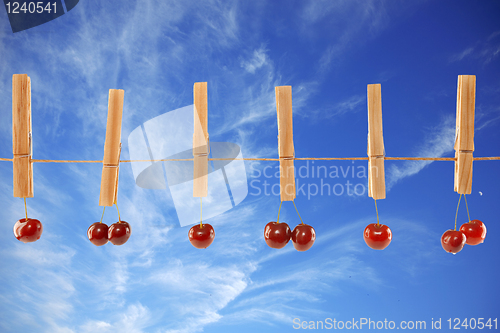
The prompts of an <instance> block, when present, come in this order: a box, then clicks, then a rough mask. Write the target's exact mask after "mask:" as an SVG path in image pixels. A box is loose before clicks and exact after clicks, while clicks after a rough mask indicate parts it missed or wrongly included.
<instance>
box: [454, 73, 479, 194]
mask: <svg viewBox="0 0 500 333" xmlns="http://www.w3.org/2000/svg"><path fill="white" fill-rule="evenodd" d="M475 102H476V76H475V75H459V76H458V84H457V126H456V138H455V157H456V159H457V160H456V161H455V191H456V192H458V193H460V194H470V193H471V191H472V161H473V157H472V153H473V151H474V109H475Z"/></svg>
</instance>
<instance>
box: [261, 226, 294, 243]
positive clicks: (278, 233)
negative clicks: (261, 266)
mask: <svg viewBox="0 0 500 333" xmlns="http://www.w3.org/2000/svg"><path fill="white" fill-rule="evenodd" d="M291 236H292V232H291V231H290V227H289V226H288V224H286V223H278V222H269V223H268V224H267V225H266V227H265V228H264V239H265V240H266V243H267V245H269V247H272V248H273V249H281V248H283V247H285V245H286V244H288V242H289V241H290V237H291Z"/></svg>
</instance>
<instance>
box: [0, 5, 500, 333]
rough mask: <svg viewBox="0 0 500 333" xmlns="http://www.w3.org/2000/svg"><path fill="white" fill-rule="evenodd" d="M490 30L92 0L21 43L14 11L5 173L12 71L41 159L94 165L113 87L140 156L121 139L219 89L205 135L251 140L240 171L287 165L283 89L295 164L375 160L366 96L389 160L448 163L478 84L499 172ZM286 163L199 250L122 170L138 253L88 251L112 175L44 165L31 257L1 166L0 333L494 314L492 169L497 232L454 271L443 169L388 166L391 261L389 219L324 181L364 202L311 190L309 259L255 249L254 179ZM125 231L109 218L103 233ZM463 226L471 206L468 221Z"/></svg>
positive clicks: (2, 26) (415, 12) (496, 35)
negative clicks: (197, 91) (378, 230)
mask: <svg viewBox="0 0 500 333" xmlns="http://www.w3.org/2000/svg"><path fill="white" fill-rule="evenodd" d="M499 14H500V3H498V2H496V1H474V2H473V1H411V2H410V1H355V0H349V1H347V0H346V1H319V0H311V1H306V0H304V1H251V2H250V1H215V0H214V1H204V2H200V1H185V0H183V1H128V0H124V1H95V0H94V1H86V0H81V1H80V2H79V4H78V5H77V6H76V7H75V8H74V9H72V10H71V11H70V12H68V13H67V14H65V15H63V16H61V17H60V18H58V19H55V20H53V21H51V22H48V23H46V24H43V25H40V26H38V27H34V28H32V29H29V30H26V31H22V32H18V33H15V34H13V33H12V31H11V28H10V26H9V22H8V19H7V14H6V13H5V12H3V13H1V14H0V52H1V53H0V54H1V55H2V66H0V110H1V117H2V118H1V119H2V121H1V123H0V157H4V158H10V157H12V116H11V114H12V111H11V110H12V104H11V103H12V97H11V96H12V75H13V74H20V73H26V74H28V75H29V76H30V77H31V82H32V113H33V114H32V118H33V140H34V155H33V158H37V159H63V160H82V159H83V160H99V159H101V158H102V156H103V147H104V138H105V129H106V116H107V98H108V90H109V89H124V90H125V103H124V111H123V125H122V142H123V149H122V159H128V158H129V150H128V142H127V138H128V136H129V134H130V133H131V132H132V131H133V130H134V129H135V128H137V127H138V126H141V125H142V124H144V123H145V122H147V121H148V120H150V119H152V118H154V117H157V116H159V115H162V114H164V113H165V112H168V111H171V110H176V109H179V108H182V107H185V106H188V105H190V104H192V103H193V96H192V91H193V84H194V82H199V81H206V82H208V108H209V111H208V112H209V125H208V126H209V133H210V139H211V140H213V141H217V142H232V143H236V144H238V145H239V146H240V147H241V152H242V155H243V157H248V158H250V157H263V158H276V157H277V156H278V150H277V139H276V136H277V125H276V105H275V95H274V87H275V86H279V85H291V86H292V91H293V112H294V118H293V121H294V144H295V152H296V157H363V156H366V135H367V107H366V85H367V84H371V83H381V84H382V106H383V121H384V125H383V126H384V140H385V149H386V154H387V156H447V157H451V156H454V151H453V142H454V134H455V128H454V127H455V112H456V90H457V89H456V84H457V76H458V75H461V74H472V75H476V77H477V88H476V89H477V92H476V119H475V128H476V131H475V152H474V156H477V157H479V156H500V145H499V140H500V131H499V129H500V75H499V73H500V62H499V59H500V22H499V21H498V17H499ZM172 126H173V125H172ZM168 130H169V129H168V128H166V129H165V132H166V133H168ZM187 135H191V133H187ZM166 144H167V143H166ZM277 165H278V164H277V163H276V162H264V161H263V162H260V163H257V162H245V167H246V176H247V178H248V184H250V182H251V181H255V182H254V183H253V184H257V185H256V187H258V188H260V189H261V190H262V191H261V192H260V194H258V195H257V192H258V191H257V190H256V189H255V188H253V187H251V186H249V188H248V196H247V197H246V198H245V200H243V202H241V203H240V204H239V205H237V206H236V207H235V208H233V209H230V210H228V211H227V212H225V213H224V214H222V215H219V216H216V217H213V218H211V219H209V220H207V221H206V222H207V223H211V224H212V225H213V226H214V228H215V232H216V238H215V241H214V243H213V244H212V245H211V246H210V247H209V248H208V249H206V250H197V249H195V248H194V247H192V246H191V244H190V243H189V241H188V238H187V232H188V229H189V227H180V223H179V219H178V217H177V213H176V208H175V206H174V202H173V199H172V195H171V192H170V191H169V190H168V189H167V190H147V189H142V188H140V187H138V186H136V184H135V179H134V175H133V172H132V168H131V166H130V165H129V164H125V163H124V164H122V165H121V168H120V179H119V182H120V183H119V184H120V185H119V195H118V204H119V207H120V213H121V217H122V219H123V220H125V221H128V222H129V223H130V224H131V226H132V236H131V238H130V240H129V241H128V242H127V243H126V244H125V245H123V246H112V245H111V244H107V245H106V246H103V247H96V246H94V245H92V244H91V243H90V242H89V241H88V239H87V238H86V231H87V228H88V227H89V226H90V225H91V224H92V223H94V222H96V221H99V219H100V217H101V213H102V208H101V207H99V206H98V202H99V187H100V177H101V168H102V165H101V164H62V163H61V164H59V163H36V164H35V166H34V182H35V183H34V193H35V197H34V198H32V199H28V212H29V215H30V217H34V218H38V219H39V220H40V221H42V223H43V225H44V232H43V235H42V237H41V239H40V240H38V241H37V242H35V243H31V244H23V243H21V242H19V241H17V240H16V239H15V237H14V236H13V233H12V228H13V225H14V223H15V222H16V221H17V220H18V219H20V218H22V217H23V216H24V207H23V200H22V199H19V198H13V196H12V163H10V162H0V177H1V179H3V182H2V184H3V185H2V191H0V211H1V221H2V223H0V228H1V231H0V262H1V265H0V331H2V332H96V331H99V332H169V333H174V332H176V333H177V332H179V333H180V332H186V333H187V332H234V331H238V332H242V333H243V332H256V331H259V332H294V331H296V330H295V329H294V328H293V326H294V319H295V318H299V319H298V320H299V321H300V322H302V321H308V322H309V321H314V322H316V321H325V320H326V318H332V319H333V318H335V319H336V320H342V321H348V320H352V319H353V318H354V319H355V320H359V319H360V318H370V319H371V320H372V321H383V320H384V319H387V320H388V321H394V322H395V323H396V325H399V323H400V322H401V321H403V320H404V321H417V320H419V321H420V320H423V321H426V324H427V328H428V329H429V328H430V325H431V321H432V320H436V319H438V318H441V320H442V328H443V330H446V329H447V327H448V326H447V325H448V322H447V319H448V318H460V319H462V320H463V319H465V318H486V319H487V318H497V317H498V316H499V312H498V310H499V308H498V298H499V296H500V286H499V284H498V279H499V278H500V270H499V268H498V264H497V261H498V260H497V258H498V256H499V254H500V244H499V243H498V242H497V241H496V239H497V238H498V234H499V233H500V227H499V225H498V216H499V215H500V209H499V207H500V206H499V205H498V202H499V199H500V192H499V190H498V189H499V188H500V176H499V167H500V162H498V161H490V162H483V161H477V162H474V173H473V186H472V194H471V195H469V196H468V203H469V209H470V213H471V218H472V219H480V220H482V221H483V222H484V223H485V224H486V226H487V228H488V235H487V237H486V240H485V242H484V243H483V244H482V245H479V246H474V247H471V246H466V247H465V248H464V250H462V251H461V252H460V253H458V254H457V255H450V254H448V253H446V252H445V251H444V250H443V249H442V248H441V244H440V237H441V235H442V233H443V232H444V231H446V230H447V229H450V228H453V226H454V217H455V209H456V204H457V201H458V194H456V193H455V192H454V191H453V170H454V166H453V163H452V162H434V163H427V162H425V163H424V162H405V161H387V162H386V164H385V165H386V171H387V179H386V181H387V186H388V192H387V198H386V199H385V200H380V201H379V202H378V208H379V213H380V219H381V222H382V223H384V224H387V225H388V226H389V227H390V228H391V229H392V231H393V240H392V243H391V244H390V246H389V247H388V248H387V249H385V250H384V251H374V250H371V249H370V248H368V247H367V246H366V245H365V243H364V241H363V239H362V232H363V229H364V227H365V226H366V225H367V224H369V223H373V222H375V221H376V216H375V209H374V204H373V200H372V199H371V198H369V197H367V195H366V192H365V193H363V194H362V195H348V194H347V193H346V192H347V191H344V193H342V195H334V194H330V195H328V194H326V193H323V195H320V194H317V195H312V193H311V191H313V190H314V188H315V186H318V185H321V184H322V183H321V182H323V183H328V184H330V185H331V186H334V185H336V184H340V185H338V186H339V187H338V189H340V187H341V186H344V184H346V182H347V181H349V182H350V183H351V184H361V185H359V187H358V188H359V189H361V188H364V187H366V184H367V179H366V178H363V177H358V174H357V173H356V174H355V175H354V176H352V173H351V174H350V175H346V176H345V177H344V176H343V175H342V174H341V175H340V176H339V178H333V177H323V178H318V177H314V178H313V177H312V175H311V176H310V177H299V179H298V180H297V182H298V184H300V185H303V186H304V187H302V189H304V192H300V193H299V194H298V196H297V198H296V200H295V202H296V204H297V207H298V209H299V212H300V213H301V216H302V218H303V219H304V222H305V223H308V224H310V225H312V226H313V227H314V228H315V230H316V234H317V239H316V243H315V244H314V246H313V247H312V248H311V249H310V250H309V251H307V252H304V253H299V252H297V251H295V250H294V248H293V246H292V245H291V244H288V245H287V247H285V248H284V249H282V250H274V249H271V248H269V247H267V245H266V244H265V242H264V239H263V230H264V226H265V225H266V224H267V223H268V222H269V221H274V220H275V219H276V216H277V211H278V206H279V196H277V195H272V194H269V195H266V194H265V193H264V191H263V190H264V187H263V186H264V185H263V184H264V181H267V182H268V183H269V184H270V185H272V184H276V183H278V181H279V180H278V179H277V178H276V177H274V176H273V177H271V178H269V179H268V178H265V176H264V175H263V174H262V172H263V170H264V168H265V167H270V168H276V167H277ZM295 165H296V167H297V168H299V167H301V166H306V167H307V168H308V169H309V170H312V169H313V166H314V167H317V166H326V167H328V168H338V169H339V170H340V168H341V167H342V168H343V170H346V169H347V168H348V167H350V168H352V167H355V168H356V170H362V169H363V168H366V167H367V163H366V161H361V162H355V163H353V162H350V161H346V162H338V161H331V162H314V164H313V163H312V162H309V164H307V162H303V161H302V162H298V161H297V162H295ZM273 170H276V169H273ZM330 170H331V169H330ZM351 170H352V169H351ZM259 175H260V177H259ZM308 189H311V191H308ZM480 192H481V193H480ZM308 193H309V194H310V195H309V196H308V195H307V194H308ZM281 214H282V215H281V216H280V220H281V221H283V222H287V223H288V224H289V225H290V226H291V227H292V228H293V227H294V226H295V225H296V224H298V223H299V222H300V221H299V219H298V217H297V215H296V213H295V210H294V208H293V205H291V203H289V202H287V203H284V204H283V208H282V211H281ZM116 221H117V214H116V210H115V209H114V208H112V209H107V210H106V214H105V215H104V220H103V222H105V223H108V224H112V223H114V222H116ZM466 221H467V213H466V211H465V206H464V205H461V209H460V211H459V216H458V222H457V223H458V224H459V225H460V224H462V223H465V222H466ZM485 321H486V320H485ZM462 329H463V328H462Z"/></svg>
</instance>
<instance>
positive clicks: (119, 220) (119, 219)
mask: <svg viewBox="0 0 500 333" xmlns="http://www.w3.org/2000/svg"><path fill="white" fill-rule="evenodd" d="M115 206H116V210H117V211H118V222H121V221H122V219H121V218H120V210H119V209H118V204H117V203H116V201H115ZM103 214H104V211H103Z"/></svg>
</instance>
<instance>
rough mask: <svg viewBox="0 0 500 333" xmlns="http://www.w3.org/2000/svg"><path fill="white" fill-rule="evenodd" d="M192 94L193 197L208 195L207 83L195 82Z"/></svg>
mask: <svg viewBox="0 0 500 333" xmlns="http://www.w3.org/2000/svg"><path fill="white" fill-rule="evenodd" d="M193 96H194V134H193V163H194V164H193V166H194V172H193V197H195V198H201V197H206V196H207V195H208V154H209V152H210V150H209V138H208V102H207V83H206V82H196V83H195V84H194V87H193Z"/></svg>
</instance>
